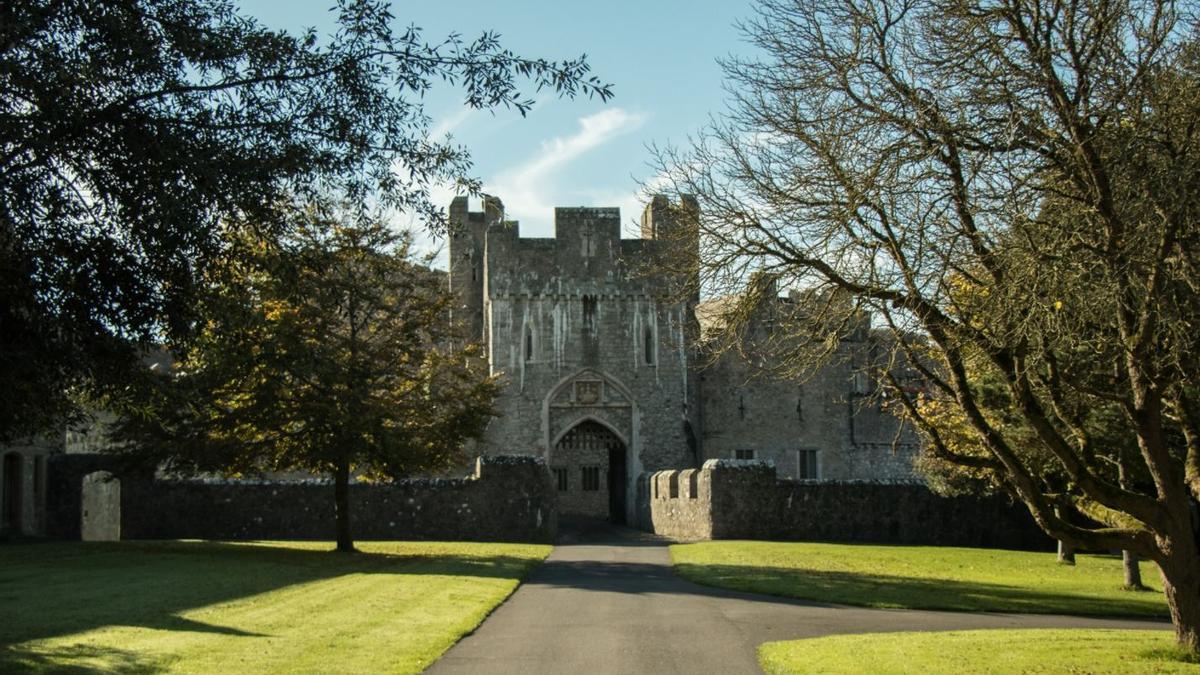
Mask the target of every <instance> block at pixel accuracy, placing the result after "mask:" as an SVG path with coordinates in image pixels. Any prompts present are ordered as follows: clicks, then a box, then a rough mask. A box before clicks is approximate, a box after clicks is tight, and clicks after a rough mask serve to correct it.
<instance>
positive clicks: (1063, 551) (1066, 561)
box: [1054, 506, 1075, 565]
mask: <svg viewBox="0 0 1200 675" xmlns="http://www.w3.org/2000/svg"><path fill="white" fill-rule="evenodd" d="M1054 515H1055V516H1057V517H1058V519H1059V520H1062V521H1063V522H1069V521H1070V519H1069V518H1068V517H1067V516H1068V513H1067V510H1066V509H1064V508H1062V507H1060V506H1056V507H1054ZM1058 564H1059V565H1074V564H1075V547H1074V546H1073V545H1071V544H1068V543H1067V542H1065V541H1063V540H1062V539H1059V540H1058Z"/></svg>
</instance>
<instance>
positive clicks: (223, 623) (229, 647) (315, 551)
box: [0, 542, 550, 675]
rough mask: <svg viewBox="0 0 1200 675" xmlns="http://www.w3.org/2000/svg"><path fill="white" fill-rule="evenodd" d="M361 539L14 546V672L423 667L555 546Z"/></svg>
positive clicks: (0, 622) (0, 664)
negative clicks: (347, 542) (342, 544)
mask: <svg viewBox="0 0 1200 675" xmlns="http://www.w3.org/2000/svg"><path fill="white" fill-rule="evenodd" d="M358 546H359V549H360V550H361V553H358V554H351V555H346V554H336V553H333V552H331V551H330V550H329V549H330V548H331V547H330V545H329V544H323V543H309V542H304V543H301V542H252V543H246V544H234V543H217V542H122V543H118V544H85V543H55V544H49V543H48V544H23V545H8V546H0V617H2V619H0V672H5V673H8V672H27V671H37V672H47V671H48V672H63V673H90V672H122V673H158V672H180V673H220V674H221V675H229V674H231V673H310V672H320V673H337V672H346V673H413V672H419V671H420V670H422V669H423V668H425V667H426V666H428V665H429V664H430V663H432V662H433V661H434V660H435V659H436V658H437V657H438V656H440V655H441V654H442V652H444V651H445V650H446V649H447V648H449V647H450V646H451V645H453V644H454V643H455V642H456V641H457V640H458V639H459V638H460V637H461V636H462V635H463V634H465V633H467V632H469V631H471V630H472V629H474V628H475V627H476V626H477V625H479V623H480V622H481V621H482V620H483V618H484V617H485V616H487V614H488V612H490V611H491V610H492V609H493V608H494V607H495V606H496V605H498V604H499V603H500V602H501V601H503V600H504V598H506V597H507V596H508V595H509V594H510V593H511V592H512V591H513V589H515V588H516V586H517V584H518V582H519V581H520V579H521V578H522V577H523V576H524V575H525V574H526V573H527V572H528V571H529V570H530V569H532V568H533V567H534V566H536V565H537V564H538V562H540V561H541V560H542V559H543V558H545V557H546V555H547V554H548V553H549V552H550V547H549V546H526V545H518V544H467V543H390V542H387V543H385V542H361V543H359V544H358Z"/></svg>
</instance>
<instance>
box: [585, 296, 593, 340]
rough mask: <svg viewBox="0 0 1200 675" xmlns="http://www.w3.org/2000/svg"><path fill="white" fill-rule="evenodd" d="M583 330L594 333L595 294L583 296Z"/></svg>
mask: <svg viewBox="0 0 1200 675" xmlns="http://www.w3.org/2000/svg"><path fill="white" fill-rule="evenodd" d="M583 332H584V333H586V334H589V335H595V334H596V296H594V295H585V296H583Z"/></svg>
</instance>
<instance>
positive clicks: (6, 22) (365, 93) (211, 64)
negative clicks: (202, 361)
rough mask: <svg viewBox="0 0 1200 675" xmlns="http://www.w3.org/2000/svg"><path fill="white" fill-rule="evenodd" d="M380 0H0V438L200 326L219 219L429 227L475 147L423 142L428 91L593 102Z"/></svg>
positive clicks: (602, 87) (563, 72)
mask: <svg viewBox="0 0 1200 675" xmlns="http://www.w3.org/2000/svg"><path fill="white" fill-rule="evenodd" d="M388 4H389V3H387V2H382V1H381V0H338V5H337V7H336V8H335V11H336V13H337V29H336V31H335V32H334V33H333V34H332V35H328V36H318V35H317V34H316V33H315V32H314V31H312V30H309V31H307V32H304V33H302V34H299V35H295V34H288V33H285V32H279V31H273V30H269V29H267V28H265V27H263V26H262V25H260V24H258V23H257V22H256V21H254V20H253V19H252V18H250V17H247V16H244V15H242V14H239V13H238V12H237V10H236V9H235V8H234V5H233V4H231V3H229V2H226V1H225V0H153V1H151V0H105V1H102V2H94V1H91V0H23V1H22V2H5V3H0V327H2V328H0V372H3V373H4V374H5V377H6V383H7V386H6V387H5V388H4V392H3V393H2V394H0V441H2V440H4V439H11V438H13V437H16V436H22V435H25V434H28V433H31V432H36V431H40V430H42V429H45V428H48V427H50V426H52V425H54V424H57V423H58V422H60V421H61V420H62V418H63V417H64V416H67V415H69V414H70V413H72V412H77V409H76V408H75V406H74V405H73V404H72V401H71V398H70V396H68V395H67V392H68V390H69V389H71V388H72V387H76V386H78V385H80V384H81V383H85V382H89V381H91V382H112V381H120V379H121V378H122V377H123V376H124V374H125V373H126V372H128V371H129V370H130V369H131V362H132V361H133V360H135V358H136V354H137V350H136V349H135V343H141V344H142V345H143V346H144V345H145V344H146V343H149V342H151V341H161V340H162V339H164V336H171V337H172V338H178V337H180V336H181V335H185V334H186V333H187V332H188V331H190V330H192V329H193V328H194V324H195V320H196V319H195V315H194V312H192V311H191V310H192V307H193V306H194V302H193V299H192V296H193V293H194V291H195V289H196V284H197V280H198V279H199V278H200V275H202V274H203V272H204V270H205V269H206V267H207V266H208V264H209V263H210V261H211V260H212V258H213V257H214V255H216V254H217V253H218V252H219V249H220V228H219V223H221V222H222V220H223V219H225V218H230V217H237V218H246V219H248V220H250V221H253V222H255V223H257V224H258V225H259V226H260V227H263V228H281V227H286V226H287V221H286V218H285V216H286V213H284V212H281V209H280V207H279V206H278V205H279V204H283V203H287V201H288V200H290V199H301V200H304V199H308V198H311V197H314V196H316V195H319V194H322V193H325V192H327V191H328V192H333V193H337V194H343V195H346V196H347V198H348V199H352V200H355V201H368V200H373V201H375V202H377V203H379V204H381V205H385V206H389V207H400V208H404V209H406V210H408V211H410V212H413V213H416V214H419V215H421V216H424V218H425V219H426V220H428V221H429V222H430V223H432V224H433V225H434V229H437V228H438V227H440V226H441V225H442V224H443V221H442V216H441V212H440V211H439V210H438V209H437V208H435V207H434V206H433V205H431V204H430V203H429V201H428V198H427V188H428V186H429V185H430V184H431V183H433V182H435V181H446V180H454V181H458V184H459V186H460V187H461V188H462V189H465V190H474V189H477V188H478V183H477V182H476V181H474V180H472V179H469V178H467V177H466V172H467V170H468V156H467V153H466V151H465V149H464V148H462V147H459V146H455V145H453V144H452V143H450V142H449V140H448V139H431V138H429V137H428V131H429V124H430V120H429V118H428V117H427V116H426V114H425V112H424V109H423V99H422V96H423V94H424V93H426V92H427V91H428V90H429V89H430V88H431V87H432V86H433V85H434V84H435V83H436V82H438V81H447V82H449V83H450V84H452V85H457V86H460V87H461V88H462V89H463V90H464V92H465V98H466V103H467V104H468V105H471V106H474V107H477V108H478V107H496V106H504V107H510V108H514V109H516V110H517V111H518V112H520V113H521V114H524V113H525V112H526V111H527V110H528V109H529V107H530V106H531V105H532V102H531V101H530V100H529V99H528V98H526V97H525V95H523V94H522V93H521V92H520V90H519V89H518V85H520V84H521V83H522V82H528V85H529V86H530V87H536V88H537V89H543V88H548V89H552V90H554V91H556V92H558V93H559V94H562V95H566V96H575V95H577V94H581V93H584V94H587V95H589V96H593V95H594V96H598V97H600V98H601V99H607V98H608V97H609V96H611V90H610V88H609V86H608V85H606V84H603V83H601V82H599V81H598V80H596V79H595V78H593V77H590V76H589V75H588V74H587V72H588V66H587V64H586V62H585V61H584V60H583V59H582V58H580V59H575V60H567V61H559V62H552V61H545V60H541V59H528V58H523V57H520V56H517V55H515V54H513V53H512V52H510V51H508V50H505V49H503V48H502V47H501V46H500V45H499V43H498V39H497V36H496V35H495V34H493V33H484V34H482V35H481V36H480V37H479V38H477V39H476V40H474V41H465V40H463V39H462V38H460V37H459V36H457V35H451V36H449V37H448V38H446V39H445V40H443V41H441V42H433V43H429V42H426V41H425V39H424V37H423V35H422V32H421V30H420V29H419V28H416V27H410V28H406V29H402V30H397V29H396V28H395V27H394V24H395V21H394V19H393V17H392V15H391V14H390V12H389V10H388Z"/></svg>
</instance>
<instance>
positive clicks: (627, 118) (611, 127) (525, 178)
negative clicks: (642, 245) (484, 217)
mask: <svg viewBox="0 0 1200 675" xmlns="http://www.w3.org/2000/svg"><path fill="white" fill-rule="evenodd" d="M643 121H645V116H643V115H641V114H639V113H631V112H629V111H627V110H624V109H622V108H609V109H607V110H604V111H602V112H598V113H596V114H594V115H588V116H587V117H581V118H579V131H577V132H576V133H574V134H572V135H570V136H566V137H562V136H560V137H557V138H553V139H550V140H548V141H545V142H543V143H542V146H541V150H540V151H539V152H538V154H537V155H536V156H534V157H532V158H531V159H529V160H528V161H526V162H523V163H521V164H518V165H516V166H513V167H510V168H508V169H504V170H502V171H500V172H498V173H497V174H496V175H495V176H494V177H493V178H492V179H491V180H490V181H487V190H488V192H491V193H493V194H495V195H496V196H498V197H500V199H502V200H503V201H504V210H505V213H506V216H507V217H509V218H511V219H515V220H537V221H548V220H549V219H550V218H549V214H550V212H551V211H552V210H553V208H554V205H555V204H556V203H557V202H558V200H557V199H556V198H555V197H556V193H558V194H561V191H560V190H558V189H557V188H556V186H555V184H554V177H555V174H556V173H557V172H558V171H559V170H561V169H562V167H564V166H566V165H568V164H570V163H571V162H573V161H575V160H576V159H578V158H579V157H581V156H582V155H584V154H586V153H587V152H588V151H590V150H592V149H594V148H597V147H599V146H601V145H603V144H605V143H607V142H609V141H611V140H612V139H614V138H616V137H618V136H621V135H622V134H626V133H629V132H630V131H633V130H635V129H637V128H638V127H640V126H641V125H642V122H643ZM624 213H625V212H624V211H622V214H623V215H624Z"/></svg>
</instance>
